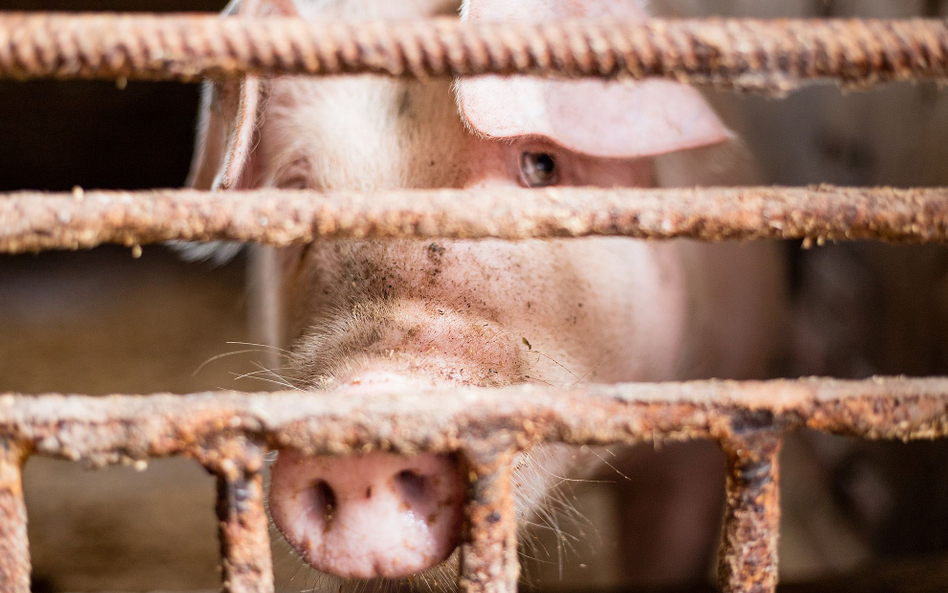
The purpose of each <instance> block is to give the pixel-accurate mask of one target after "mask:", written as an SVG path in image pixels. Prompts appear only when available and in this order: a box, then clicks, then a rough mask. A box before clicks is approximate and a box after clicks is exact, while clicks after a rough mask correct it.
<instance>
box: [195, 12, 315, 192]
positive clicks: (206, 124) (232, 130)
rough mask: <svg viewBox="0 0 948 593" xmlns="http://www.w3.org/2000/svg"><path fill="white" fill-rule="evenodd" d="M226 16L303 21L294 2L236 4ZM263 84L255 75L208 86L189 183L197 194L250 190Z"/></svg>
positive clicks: (205, 90) (203, 98) (204, 97)
mask: <svg viewBox="0 0 948 593" xmlns="http://www.w3.org/2000/svg"><path fill="white" fill-rule="evenodd" d="M222 15H223V16H225V17H242V16H250V17H258V16H271V15H280V16H297V15H298V12H297V10H296V7H295V5H294V4H293V0H232V1H231V2H230V4H228V5H227V7H226V8H225V9H224V11H223V13H222ZM262 94H263V85H262V84H261V82H260V79H258V78H257V77H255V76H246V77H244V78H243V79H240V80H227V81H224V82H208V83H206V84H205V86H204V90H203V94H202V100H201V108H200V115H199V119H198V122H199V123H198V132H197V142H196V145H195V150H194V158H193V159H192V161H191V172H190V174H189V175H188V181H187V184H188V185H189V186H191V187H194V188H197V189H211V190H219V189H222V190H226V189H234V188H239V187H249V186H250V184H251V183H252V172H251V171H249V170H248V169H249V168H248V164H249V162H250V151H251V147H252V146H253V133H254V129H255V128H256V125H257V118H258V115H259V113H258V111H259V108H260V103H261V95H262Z"/></svg>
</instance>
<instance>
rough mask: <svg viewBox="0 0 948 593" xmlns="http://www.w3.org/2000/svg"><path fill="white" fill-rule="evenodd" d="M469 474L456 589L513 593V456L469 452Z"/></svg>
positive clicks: (479, 450)
mask: <svg viewBox="0 0 948 593" xmlns="http://www.w3.org/2000/svg"><path fill="white" fill-rule="evenodd" d="M465 462H466V469H467V470H468V473H469V474H470V476H469V478H470V484H469V486H468V499H467V503H466V505H465V508H464V534H463V536H462V541H461V556H460V559H461V565H460V570H459V573H458V589H459V590H460V591H461V593H516V591H517V581H518V579H519V578H520V561H519V558H518V557H517V518H516V516H515V512H514V497H513V483H512V478H513V455H512V453H511V452H510V451H504V450H501V451H499V452H498V451H493V450H491V447H490V446H489V445H488V446H486V447H485V446H481V447H474V448H469V449H468V450H467V451H466V455H465Z"/></svg>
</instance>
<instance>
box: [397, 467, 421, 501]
mask: <svg viewBox="0 0 948 593" xmlns="http://www.w3.org/2000/svg"><path fill="white" fill-rule="evenodd" d="M395 486H396V487H397V488H398V490H399V491H400V493H401V495H402V499H403V500H404V502H405V503H407V504H408V506H409V507H412V506H416V505H419V504H420V503H421V502H422V501H423V500H424V499H425V497H426V496H427V494H428V488H429V483H428V478H426V477H425V476H422V475H421V474H419V473H418V472H415V471H413V470H410V469H406V470H403V471H400V472H398V473H397V474H395Z"/></svg>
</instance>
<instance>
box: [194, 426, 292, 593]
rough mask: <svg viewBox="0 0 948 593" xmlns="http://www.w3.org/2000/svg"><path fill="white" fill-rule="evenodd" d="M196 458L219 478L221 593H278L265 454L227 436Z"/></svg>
mask: <svg viewBox="0 0 948 593" xmlns="http://www.w3.org/2000/svg"><path fill="white" fill-rule="evenodd" d="M211 444H212V445H213V446H211V447H206V448H205V447H200V448H198V449H197V451H196V452H195V455H196V456H197V457H198V459H199V460H200V461H201V463H203V464H204V466H205V467H206V468H207V469H208V470H209V471H210V472H212V473H213V474H215V475H216V476H217V505H216V508H217V518H218V521H219V523H218V526H219V527H218V531H219V536H220V543H221V585H222V587H221V591H222V593H273V557H272V556H271V553H270V534H269V532H268V528H269V524H268V522H267V512H266V510H265V507H264V502H263V476H262V474H261V473H260V472H261V471H262V470H263V466H264V459H263V457H264V451H263V450H262V449H261V448H260V447H259V446H258V445H257V444H256V443H254V442H252V441H248V440H247V438H246V437H243V436H225V437H223V438H222V439H221V440H220V441H218V442H216V443H211Z"/></svg>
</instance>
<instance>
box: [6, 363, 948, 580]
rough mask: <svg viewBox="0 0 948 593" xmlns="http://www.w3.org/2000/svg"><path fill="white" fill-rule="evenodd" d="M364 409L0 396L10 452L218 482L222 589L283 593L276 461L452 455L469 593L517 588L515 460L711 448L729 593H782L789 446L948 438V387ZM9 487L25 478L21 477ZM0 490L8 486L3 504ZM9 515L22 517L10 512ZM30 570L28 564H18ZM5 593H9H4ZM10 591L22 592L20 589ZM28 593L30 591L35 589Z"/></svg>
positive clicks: (540, 398) (571, 395) (738, 390)
mask: <svg viewBox="0 0 948 593" xmlns="http://www.w3.org/2000/svg"><path fill="white" fill-rule="evenodd" d="M444 395H445V393H444V390H441V391H437V392H427V393H426V392H417V391H407V392H401V391H397V390H395V391H392V392H390V393H384V394H373V395H366V394H365V393H361V394H359V393H350V392H347V391H345V390H342V391H337V392H326V393H322V394H312V393H311V394H305V393H304V394H301V393H298V392H291V393H262V394H241V393H228V392H218V393H206V394H195V395H191V396H174V395H152V396H112V397H86V396H78V395H73V396H61V395H44V396H24V395H14V394H7V395H2V396H0V436H2V437H3V438H4V439H6V441H5V442H8V443H10V444H11V447H12V449H10V451H12V452H14V453H16V452H17V451H29V452H30V453H32V454H38V455H44V456H52V457H61V458H67V459H72V460H75V461H81V462H84V463H85V464H87V465H89V466H100V465H105V464H109V463H118V462H128V461H132V460H139V459H143V458H146V457H155V456H168V455H191V456H194V457H196V458H198V459H199V460H200V461H201V462H202V463H203V464H204V465H205V466H206V467H208V468H209V469H210V470H211V471H212V472H214V473H216V474H217V475H218V485H219V498H218V515H219V517H220V521H221V523H220V534H221V550H222V564H223V582H224V590H225V591H232V592H235V593H271V592H272V569H271V562H272V560H271V558H270V555H269V545H268V544H269V541H268V536H267V530H266V527H267V525H266V515H265V513H264V510H263V491H262V482H261V478H260V474H259V471H260V469H261V468H262V460H263V453H264V452H265V451H266V450H267V449H283V448H294V449H298V450H300V451H303V452H304V453H311V454H343V453H355V452H363V451H367V450H371V449H383V450H390V451H395V452H398V453H402V454H413V453H417V452H419V451H422V450H424V451H432V452H451V453H455V454H457V455H459V456H460V458H461V459H462V460H463V462H464V464H465V467H466V468H467V469H468V473H469V480H470V486H469V492H468V501H467V504H466V507H465V509H466V513H465V519H466V525H465V529H464V537H463V540H462V544H461V569H460V573H459V584H460V587H461V590H462V591H465V592H471V593H495V592H496V593H512V592H513V591H515V589H516V582H517V575H518V565H517V560H516V524H515V521H516V517H515V515H514V508H513V499H512V493H511V488H512V483H511V480H510V473H511V468H510V463H511V459H512V455H513V454H514V453H515V452H516V451H519V450H525V449H527V448H529V447H530V446H532V445H533V444H536V443H539V442H550V441H555V442H564V443H571V444H577V445H579V444H606V443H638V442H660V441H667V440H676V439H695V438H702V439H714V440H717V441H719V442H720V443H721V444H722V446H723V447H724V449H725V451H726V452H727V454H728V458H729V462H728V477H727V487H728V497H727V498H728V510H727V514H726V517H725V530H724V542H723V546H722V551H721V563H720V567H719V568H720V570H719V574H720V579H721V584H722V586H723V587H724V589H725V590H726V591H773V588H774V585H775V582H776V538H777V528H778V519H779V507H778V500H777V481H776V478H777V458H776V455H777V452H778V449H779V440H778V439H779V435H780V434H782V433H783V432H785V431H787V430H792V429H794V428H800V427H809V428H814V429H818V430H823V431H827V432H831V433H836V434H844V435H854V436H861V437H865V438H875V439H902V440H911V439H932V438H938V437H945V436H948V378H930V379H906V378H875V379H870V380H866V381H837V380H832V379H804V380H798V381H788V380H778V381H768V382H731V381H700V382H689V383H660V384H655V383H651V384H625V385H602V386H583V387H575V388H568V389H561V388H553V387H546V386H536V385H524V386H514V387H506V388H500V389H472V388H468V389H459V390H451V393H450V395H451V396H450V397H444ZM12 459H14V460H15V463H8V464H7V465H2V464H0V478H2V480H0V511H2V512H3V513H4V516H3V518H4V519H7V518H9V519H10V520H9V521H8V522H7V523H6V524H5V525H4V527H2V528H0V549H2V550H13V552H12V553H11V554H12V557H13V558H14V561H13V562H9V563H8V564H3V560H0V567H4V569H6V567H7V566H8V565H9V566H11V567H12V568H13V570H14V572H12V573H10V574H13V575H14V578H15V579H18V580H17V582H18V583H19V582H23V579H25V578H26V577H25V576H24V575H26V574H27V571H28V562H29V561H28V558H27V557H26V556H25V554H26V539H25V520H26V517H25V510H24V507H23V501H22V497H21V495H20V492H19V489H18V480H19V462H20V457H19V456H18V455H16V454H14V455H13V457H12ZM11 472H12V473H11ZM3 487H8V489H7V492H12V496H10V495H6V494H4V491H3V490H2V488H3ZM10 509H12V510H10ZM17 558H19V559H17ZM4 590H6V589H4ZM10 590H18V589H15V588H12V589H10ZM23 590H24V591H25V589H23Z"/></svg>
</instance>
